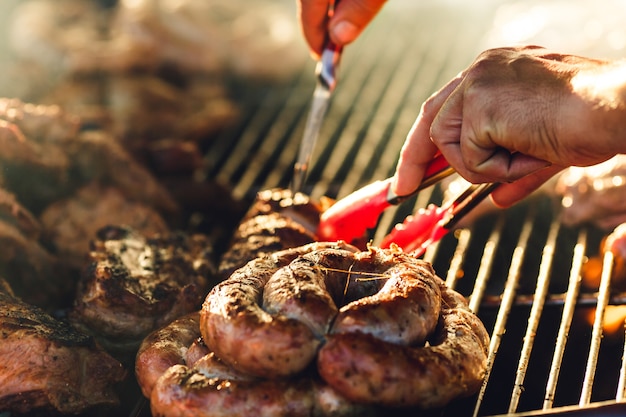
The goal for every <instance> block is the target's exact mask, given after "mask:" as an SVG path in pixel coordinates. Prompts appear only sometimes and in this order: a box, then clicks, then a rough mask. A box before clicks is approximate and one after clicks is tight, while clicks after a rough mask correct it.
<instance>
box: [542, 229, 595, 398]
mask: <svg viewBox="0 0 626 417" xmlns="http://www.w3.org/2000/svg"><path fill="white" fill-rule="evenodd" d="M586 248H587V231H586V230H582V231H581V232H580V233H579V235H578V243H577V244H576V246H574V254H573V256H572V267H571V269H570V275H569V284H568V287H567V296H566V298H565V306H564V308H563V313H562V315H561V324H560V325H559V332H558V335H557V338H556V346H555V348H554V353H553V355H552V363H551V365H550V374H549V376H548V383H547V385H546V393H545V396H544V400H543V409H544V410H548V409H550V408H552V405H553V404H554V393H555V392H556V386H557V381H558V379H559V373H560V372H561V364H562V363H563V355H564V353H565V345H566V344H567V336H568V334H569V330H570V327H571V325H572V319H573V317H574V308H575V307H576V299H577V298H578V294H579V292H580V283H581V274H580V272H581V269H582V266H583V264H584V263H585V252H586Z"/></svg>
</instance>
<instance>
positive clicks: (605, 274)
mask: <svg viewBox="0 0 626 417" xmlns="http://www.w3.org/2000/svg"><path fill="white" fill-rule="evenodd" d="M613 261H614V257H613V253H612V252H611V251H606V252H605V253H604V259H603V263H602V278H601V280H600V292H599V294H598V306H597V307H596V317H595V320H594V323H593V333H592V336H591V347H590V349H589V357H588V358H587V369H586V371H585V379H584V381H583V390H582V393H581V394H580V402H579V405H580V406H585V405H588V404H589V402H590V401H591V391H592V389H593V380H594V377H595V374H596V365H597V363H598V354H599V352H600V343H601V339H602V326H603V324H604V312H605V311H606V307H607V305H608V304H609V288H610V283H611V274H612V273H613Z"/></svg>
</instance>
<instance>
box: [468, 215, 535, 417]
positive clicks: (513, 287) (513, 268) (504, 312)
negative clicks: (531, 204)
mask: <svg viewBox="0 0 626 417" xmlns="http://www.w3.org/2000/svg"><path fill="white" fill-rule="evenodd" d="M533 217H534V210H532V208H531V210H529V211H528V215H527V217H526V220H525V222H524V226H523V227H522V232H521V234H520V238H519V240H518V244H517V247H516V248H515V250H514V251H513V256H512V258H511V265H510V267H509V274H508V277H507V280H506V284H505V287H504V292H503V293H502V305H501V307H500V309H499V310H498V315H497V317H496V324H495V325H494V329H493V333H492V335H491V342H490V344H489V356H488V357H487V369H486V372H485V379H484V381H483V384H482V386H481V387H480V391H479V393H478V398H477V400H476V405H475V407H474V414H473V416H474V417H477V416H478V412H479V411H480V406H481V404H482V400H483V398H484V397H485V392H486V390H487V384H488V382H489V377H490V376H491V371H492V370H493V365H494V363H495V360H496V355H497V354H498V349H499V347H500V343H501V342H502V336H503V335H504V333H505V332H506V323H507V320H508V318H509V313H510V312H511V307H512V306H513V301H514V299H515V293H516V291H517V286H518V283H519V278H520V275H521V274H520V272H521V269H522V263H523V261H524V255H525V254H526V248H527V246H528V239H529V238H530V233H531V231H532V226H533V222H532V219H533Z"/></svg>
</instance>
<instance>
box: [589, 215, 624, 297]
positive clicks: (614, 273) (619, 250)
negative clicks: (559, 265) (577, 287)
mask: <svg viewBox="0 0 626 417" xmlns="http://www.w3.org/2000/svg"><path fill="white" fill-rule="evenodd" d="M606 252H612V254H613V269H612V270H611V289H612V290H623V289H624V288H626V223H622V224H620V225H619V226H617V227H616V228H615V229H613V231H612V232H611V233H610V234H609V235H607V236H606V237H604V239H602V241H601V242H600V247H599V254H597V255H594V256H590V257H589V258H588V259H587V261H586V262H585V263H584V264H583V266H582V271H581V275H582V284H583V285H584V286H585V287H586V288H587V289H589V290H593V291H597V290H598V289H599V288H600V281H601V279H602V272H603V269H604V255H605V253H606Z"/></svg>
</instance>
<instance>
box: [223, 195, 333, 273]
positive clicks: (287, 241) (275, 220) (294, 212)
mask: <svg viewBox="0 0 626 417" xmlns="http://www.w3.org/2000/svg"><path fill="white" fill-rule="evenodd" d="M329 204H330V203H329V202H328V201H326V200H322V201H320V202H315V201H313V200H311V199H310V198H309V197H307V196H305V195H304V194H300V193H298V194H296V195H293V194H292V192H291V191H289V190H286V189H271V190H264V191H261V192H259V193H258V194H257V197H256V200H255V201H254V203H253V204H252V206H251V207H250V209H249V210H248V212H247V213H246V214H245V215H244V217H243V219H242V221H241V223H240V224H239V227H238V228H237V230H236V231H235V234H234V236H233V238H232V240H231V242H230V244H229V248H228V250H227V251H226V253H225V254H224V255H223V256H222V259H221V261H220V267H219V273H220V276H221V277H222V278H223V279H225V278H228V277H229V276H230V274H232V273H233V272H234V271H235V270H236V269H237V268H240V267H242V266H244V265H245V264H246V263H247V262H248V261H251V260H253V259H255V258H257V257H260V256H263V255H266V254H270V253H273V252H277V251H280V250H283V249H288V248H295V247H298V246H302V245H305V244H307V243H312V242H315V241H316V236H315V232H316V230H317V225H318V223H319V217H320V213H321V212H322V211H323V210H324V209H325V208H326V207H327V206H328V205H329Z"/></svg>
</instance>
